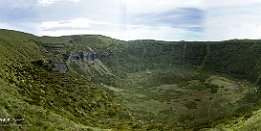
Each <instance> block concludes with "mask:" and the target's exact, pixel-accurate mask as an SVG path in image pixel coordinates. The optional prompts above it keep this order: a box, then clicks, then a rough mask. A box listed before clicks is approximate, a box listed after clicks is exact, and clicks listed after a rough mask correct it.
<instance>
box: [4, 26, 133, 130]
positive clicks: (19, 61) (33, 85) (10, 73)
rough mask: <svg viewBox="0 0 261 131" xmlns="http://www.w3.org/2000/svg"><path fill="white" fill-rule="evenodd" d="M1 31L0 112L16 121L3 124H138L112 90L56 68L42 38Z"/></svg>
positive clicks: (78, 126)
mask: <svg viewBox="0 0 261 131" xmlns="http://www.w3.org/2000/svg"><path fill="white" fill-rule="evenodd" d="M0 34H1V37H0V50H1V51H0V52H1V55H0V59H1V63H0V68H1V70H0V87H1V93H0V100H1V101H0V110H1V111H0V112H1V114H0V116H1V118H11V120H10V121H9V122H7V123H0V124H2V125H4V124H9V125H10V124H14V125H13V126H6V127H4V126H1V128H4V130H17V129H18V128H23V129H25V130H41V129H45V130H47V129H50V130H54V129H58V130H76V129H81V128H85V129H87V128H88V129H89V128H90V129H92V128H93V129H102V128H105V129H106V128H108V129H111V128H112V129H117V128H120V129H128V128H129V127H130V126H131V125H132V124H130V123H133V122H132V118H131V117H132V116H131V115H130V114H129V112H128V110H126V109H124V108H122V107H121V106H120V105H118V104H117V103H115V101H114V100H113V98H111V97H110V96H109V95H108V93H107V92H106V91H103V90H101V89H98V88H97V87H96V85H95V84H92V83H91V82H88V80H87V79H86V78H84V77H81V76H79V75H75V74H70V73H68V74H59V73H58V72H53V71H50V70H49V69H48V68H47V67H48V66H45V63H44V62H45V61H48V60H47V59H46V58H44V57H45V56H43V55H42V54H41V51H40V49H39V47H38V45H37V44H35V43H34V41H37V39H38V38H36V37H34V36H32V35H28V34H24V33H16V32H13V31H5V30H1V31H0ZM35 61H43V63H37V62H36V63H35ZM32 63H34V64H32ZM133 124H135V123H133ZM19 125H21V127H19ZM94 127H97V128H94Z"/></svg>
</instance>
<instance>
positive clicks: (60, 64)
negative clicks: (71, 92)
mask: <svg viewBox="0 0 261 131" xmlns="http://www.w3.org/2000/svg"><path fill="white" fill-rule="evenodd" d="M52 62H53V63H52V64H53V66H54V68H53V70H55V71H58V72H60V73H66V72H67V70H68V69H67V66H66V64H65V62H64V61H63V60H62V59H57V60H53V61H52Z"/></svg>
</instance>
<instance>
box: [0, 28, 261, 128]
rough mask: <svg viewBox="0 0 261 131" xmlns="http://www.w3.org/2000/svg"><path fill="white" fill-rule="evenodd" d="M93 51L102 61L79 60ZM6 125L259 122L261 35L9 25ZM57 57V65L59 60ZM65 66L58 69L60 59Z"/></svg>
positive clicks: (2, 77)
mask: <svg viewBox="0 0 261 131" xmlns="http://www.w3.org/2000/svg"><path fill="white" fill-rule="evenodd" d="M90 50H94V51H95V52H96V53H97V60H94V61H91V62H87V63H86V62H83V61H81V60H77V61H70V60H68V59H69V57H70V56H71V55H72V54H74V53H78V52H82V51H90ZM0 53H1V55H0V60H1V63H0V68H1V70H0V88H1V93H0V112H1V113H0V118H11V119H12V120H11V121H8V122H2V123H0V124H1V125H8V124H9V125H10V124H14V125H16V126H0V127H1V128H2V127H3V129H5V130H18V129H21V130H22V129H25V130H40V129H45V130H47V129H49V130H55V129H56V130H77V129H89V130H101V129H113V130H138V129H140V130H146V129H153V130H192V129H194V130H199V129H204V128H205V129H206V128H214V127H216V128H220V129H227V128H229V129H241V130H246V129H247V130H255V129H258V128H259V127H260V126H261V125H260V124H259V123H260V121H261V120H260V119H256V118H255V117H256V116H257V115H260V114H261V113H260V111H259V109H260V105H261V100H260V98H261V88H260V86H261V80H260V79H261V41H259V40H230V41H223V42H184V41H181V42H165V41H154V40H137V41H120V40H116V39H112V38H109V37H104V36H96V35H78V36H64V37H36V36H33V35H30V34H25V33H21V32H14V31H7V30H1V31H0ZM57 63H58V64H57ZM63 63H64V64H66V67H67V68H68V71H67V72H66V73H59V70H58V71H57V68H55V66H57V65H58V66H59V64H63Z"/></svg>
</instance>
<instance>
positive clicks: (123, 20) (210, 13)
mask: <svg viewBox="0 0 261 131" xmlns="http://www.w3.org/2000/svg"><path fill="white" fill-rule="evenodd" d="M260 14H261V0H0V28H1V29H11V30H17V31H23V32H27V33H32V34H35V35H38V36H62V35H72V34H101V35H105V36H110V37H113V38H117V39H122V40H134V39H157V40H168V41H178V40H189V41H191V40H195V41H197V40H227V39H245V38H248V39H261V15H260Z"/></svg>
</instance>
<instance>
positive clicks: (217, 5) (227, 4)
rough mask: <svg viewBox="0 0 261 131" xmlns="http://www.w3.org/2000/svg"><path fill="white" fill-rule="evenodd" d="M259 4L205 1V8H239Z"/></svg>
mask: <svg viewBox="0 0 261 131" xmlns="http://www.w3.org/2000/svg"><path fill="white" fill-rule="evenodd" d="M256 3H261V0H205V6H206V7H207V8H220V7H240V6H247V5H249V4H256Z"/></svg>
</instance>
